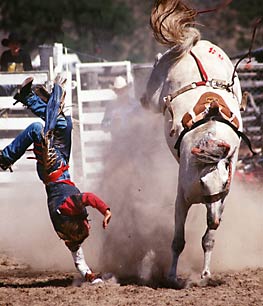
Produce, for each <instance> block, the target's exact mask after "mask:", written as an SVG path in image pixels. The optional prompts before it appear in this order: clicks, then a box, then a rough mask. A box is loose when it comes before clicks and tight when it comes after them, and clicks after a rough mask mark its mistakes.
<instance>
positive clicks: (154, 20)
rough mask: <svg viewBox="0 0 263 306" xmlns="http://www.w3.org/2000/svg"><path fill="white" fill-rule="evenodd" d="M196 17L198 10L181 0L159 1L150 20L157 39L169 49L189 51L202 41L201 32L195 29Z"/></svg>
mask: <svg viewBox="0 0 263 306" xmlns="http://www.w3.org/2000/svg"><path fill="white" fill-rule="evenodd" d="M196 15H197V11H196V10H194V9H191V8H189V7H188V6H186V5H185V4H184V3H183V2H182V1H180V0H157V1H156V2H155V6H154V8H153V9H152V12H151V18H150V25H151V28H152V30H153V34H154V37H155V39H156V40H157V41H158V42H159V43H161V44H163V45H167V46H168V47H173V46H177V47H178V48H180V49H181V50H182V51H187V50H188V49H189V48H191V47H192V46H193V45H195V44H196V42H197V41H198V40H200V32H199V31H198V30H197V29H196V28H195V27H194V18H195V16H196Z"/></svg>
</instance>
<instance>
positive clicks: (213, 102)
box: [182, 92, 239, 129]
mask: <svg viewBox="0 0 263 306" xmlns="http://www.w3.org/2000/svg"><path fill="white" fill-rule="evenodd" d="M218 114H220V115H221V116H222V117H223V118H224V119H226V120H227V121H229V122H230V123H232V124H233V125H234V126H235V127H236V128H237V129H239V121H238V118H237V117H236V116H235V115H234V114H233V113H232V112H231V110H230V109H229V107H228V106H227V104H226V102H225V101H224V99H223V98H222V97H221V96H220V95H218V94H216V93H214V92H206V93H204V94H203V95H202V96H201V97H200V98H199V100H198V102H197V103H196V105H195V106H194V108H193V112H192V113H190V112H187V113H185V114H184V116H183V118H182V125H183V127H184V128H187V129H190V128H191V127H192V126H193V124H194V123H196V122H198V121H200V120H202V119H204V118H205V117H213V116H218Z"/></svg>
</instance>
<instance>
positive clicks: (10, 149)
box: [2, 122, 43, 164]
mask: <svg viewBox="0 0 263 306" xmlns="http://www.w3.org/2000/svg"><path fill="white" fill-rule="evenodd" d="M42 130H43V124H42V123H40V122H34V123H31V124H30V125H29V126H28V127H27V128H26V129H25V130H24V131H22V132H21V133H20V134H19V135H18V136H17V137H16V138H15V139H14V140H13V141H12V142H11V143H10V144H9V145H8V146H7V147H5V148H4V149H3V152H2V154H3V157H4V158H5V159H7V160H8V161H9V162H10V163H11V164H13V163H15V162H16V161H17V160H18V159H19V158H20V157H21V156H22V155H23V154H24V153H25V152H26V150H27V149H28V147H29V146H30V145H31V144H32V143H39V144H40V143H41V140H42V136H41V131H42Z"/></svg>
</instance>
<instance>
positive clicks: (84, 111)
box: [75, 61, 132, 188]
mask: <svg viewBox="0 0 263 306" xmlns="http://www.w3.org/2000/svg"><path fill="white" fill-rule="evenodd" d="M116 76H123V77H125V79H126V80H127V83H130V82H132V74H131V63H130V62H129V61H122V62H103V63H101V62H99V63H81V64H77V65H76V80H77V100H78V120H79V132H80V143H79V148H80V156H81V165H80V168H81V169H82V173H81V176H82V179H83V181H82V183H83V184H88V186H89V187H90V186H92V187H93V188H96V186H98V184H99V183H100V181H101V177H102V175H103V171H104V160H105V158H106V156H105V153H104V152H106V148H107V146H109V144H110V143H111V134H110V133H106V132H105V131H104V130H103V127H102V120H103V117H104V113H105V108H106V105H107V103H112V102H113V101H114V100H115V99H116V94H115V93H114V91H113V90H112V89H111V88H110V87H111V85H112V84H113V81H114V79H115V77H116ZM76 146H78V145H77V144H76V143H75V148H76ZM75 168H76V163H75Z"/></svg>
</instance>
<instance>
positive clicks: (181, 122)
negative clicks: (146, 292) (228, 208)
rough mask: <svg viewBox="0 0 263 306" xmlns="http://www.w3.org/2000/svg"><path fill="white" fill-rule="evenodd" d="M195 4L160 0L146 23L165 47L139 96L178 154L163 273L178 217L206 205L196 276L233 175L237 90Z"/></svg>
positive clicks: (176, 242) (173, 274)
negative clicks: (205, 35) (204, 35)
mask: <svg viewBox="0 0 263 306" xmlns="http://www.w3.org/2000/svg"><path fill="white" fill-rule="evenodd" d="M197 14H198V12H197V11H196V10H195V9H192V8H190V7H188V6H187V5H186V4H185V3H183V2H182V1H178V0H159V1H156V4H155V6H154V8H153V10H152V12H151V18H150V24H151V27H152V30H153V34H154V36H155V38H156V40H157V41H158V42H160V43H161V44H164V45H166V46H167V51H166V52H164V53H163V54H159V55H158V57H157V58H156V62H155V64H154V67H153V70H152V72H151V75H150V77H149V80H148V82H147V86H146V92H145V94H144V95H143V97H142V98H141V103H142V105H143V106H144V107H145V108H148V109H151V110H152V111H154V112H162V113H163V115H164V131H165V137H166V141H167V144H168V146H169V148H170V150H171V152H172V154H173V156H174V157H175V159H176V160H177V161H178V162H179V176H178V177H179V179H178V186H177V197H176V202H175V228H174V238H173V242H172V253H173V260H172V265H171V268H170V271H169V274H168V277H169V280H171V281H174V282H176V280H177V263H178V258H179V256H180V254H181V253H182V251H183V249H184V246H185V222H186V218H187V213H188V211H189V208H190V207H191V205H192V204H199V203H202V204H204V205H205V206H206V208H207V228H206V231H205V233H204V235H203V237H202V248H203V251H204V263H203V270H202V273H201V277H202V278H209V277H210V275H211V273H210V260H211V254H212V250H213V247H214V243H215V231H216V229H217V228H218V226H219V224H220V221H221V216H222V213H223V210H224V203H225V199H226V196H227V195H228V193H229V190H230V186H231V182H232V179H233V175H234V171H235V167H236V161H237V157H238V150H239V145H240V140H241V138H243V139H245V141H248V139H247V138H246V136H245V135H244V134H243V133H242V120H241V112H240V109H241V107H242V103H243V102H242V92H241V87H240V82H239V79H238V76H237V74H236V72H235V69H234V68H235V67H234V66H233V64H232V62H231V60H230V59H229V57H228V56H227V54H226V53H225V52H224V51H223V50H222V49H221V48H219V47H218V46H216V45H214V44H213V43H211V42H210V41H207V40H202V39H201V37H200V36H201V35H200V31H199V30H198V29H197V27H196V24H195V17H196V16H197Z"/></svg>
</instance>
